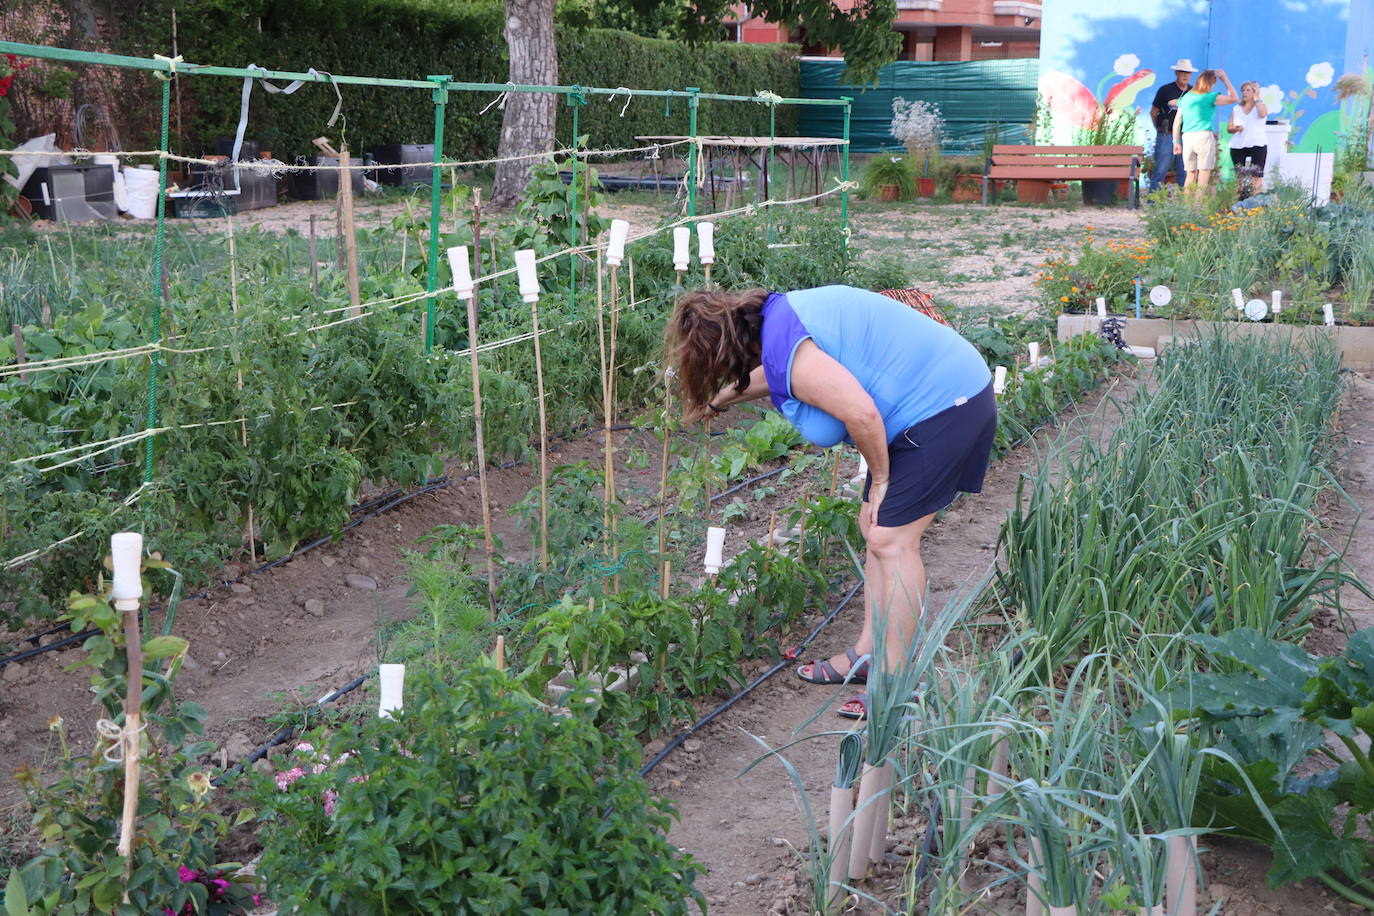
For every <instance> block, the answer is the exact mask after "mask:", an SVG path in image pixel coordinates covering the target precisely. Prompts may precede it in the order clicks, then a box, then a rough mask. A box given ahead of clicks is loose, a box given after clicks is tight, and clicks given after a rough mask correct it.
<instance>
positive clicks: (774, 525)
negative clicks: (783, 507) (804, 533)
mask: <svg viewBox="0 0 1374 916" xmlns="http://www.w3.org/2000/svg"><path fill="white" fill-rule="evenodd" d="M777 530H778V513H776V512H770V513H768V540H767V542H766V547H767V549H766V550H765V551H764V554H763V574H764V575H765V576H766V575H768V561H769V560H771V559H773V551H774V550H775V549H776V547H775V546H774V543H773V538H774V536H775V535H776V534H777Z"/></svg>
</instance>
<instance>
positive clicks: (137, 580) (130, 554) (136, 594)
mask: <svg viewBox="0 0 1374 916" xmlns="http://www.w3.org/2000/svg"><path fill="white" fill-rule="evenodd" d="M142 560H143V535H141V534H139V533H138V532H137V531H121V532H119V533H118V534H112V535H110V561H111V563H112V565H113V566H114V578H113V580H112V581H111V583H110V585H111V589H110V591H111V594H110V597H111V598H113V599H114V600H115V601H116V602H118V601H135V602H136V601H139V600H140V599H141V598H142V597H143V579H142V578H141V577H140V567H141V566H142V565H143V562H142ZM121 610H123V608H121Z"/></svg>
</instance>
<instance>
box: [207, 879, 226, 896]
mask: <svg viewBox="0 0 1374 916" xmlns="http://www.w3.org/2000/svg"><path fill="white" fill-rule="evenodd" d="M228 890H229V882H228V881H225V880H224V879H223V878H215V879H214V880H212V881H211V882H210V892H211V893H212V894H214V895H215V896H216V897H222V896H224V894H225V893H226V892H227V891H228Z"/></svg>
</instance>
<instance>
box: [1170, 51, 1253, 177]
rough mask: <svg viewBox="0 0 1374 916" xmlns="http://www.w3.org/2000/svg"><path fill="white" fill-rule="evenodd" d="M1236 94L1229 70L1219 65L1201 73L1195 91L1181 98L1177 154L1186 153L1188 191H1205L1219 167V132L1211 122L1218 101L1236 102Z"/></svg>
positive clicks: (1175, 152)
mask: <svg viewBox="0 0 1374 916" xmlns="http://www.w3.org/2000/svg"><path fill="white" fill-rule="evenodd" d="M1218 79H1220V80H1221V81H1222V82H1223V83H1225V84H1226V94H1225V95H1221V94H1219V93H1218V92H1217V91H1216V88H1215V87H1216V84H1217V80H1218ZM1237 98H1238V96H1237V94H1236V89H1235V87H1234V86H1232V85H1231V80H1230V78H1229V77H1227V75H1226V71H1225V70H1222V69H1220V68H1218V69H1216V70H1203V71H1202V72H1201V73H1199V74H1198V75H1197V84H1196V85H1194V86H1193V91H1192V92H1190V93H1188V94H1187V95H1185V96H1183V97H1182V98H1180V99H1179V100H1178V117H1176V118H1174V155H1181V156H1183V168H1184V170H1185V171H1187V173H1188V182H1187V184H1186V185H1185V188H1186V189H1187V193H1189V194H1191V195H1199V194H1204V193H1206V191H1207V188H1208V186H1210V185H1211V183H1212V175H1213V174H1215V172H1216V169H1217V135H1216V134H1215V133H1214V132H1213V130H1212V122H1213V120H1215V118H1216V113H1217V106H1218V105H1234V104H1235V103H1236V99H1237Z"/></svg>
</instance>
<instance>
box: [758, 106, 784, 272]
mask: <svg viewBox="0 0 1374 916" xmlns="http://www.w3.org/2000/svg"><path fill="white" fill-rule="evenodd" d="M777 139H778V104H777V103H776V102H771V101H770V102H769V103H768V181H767V183H766V184H764V185H763V186H762V187H764V188H765V189H766V190H765V193H764V197H765V199H767V200H772V199H773V179H774V178H776V177H777V168H778V159H777V147H776V146H775V145H774V143H775V141H776V140H777ZM757 196H758V195H755V197H756V198H757ZM764 217H765V218H766V219H767V221H768V244H770V245H771V244H773V208H772V207H768V208H767V209H765V210H764Z"/></svg>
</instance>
